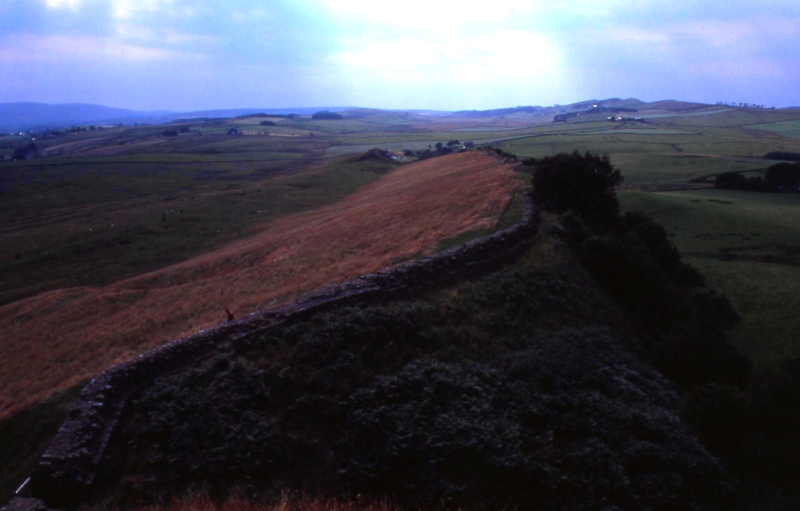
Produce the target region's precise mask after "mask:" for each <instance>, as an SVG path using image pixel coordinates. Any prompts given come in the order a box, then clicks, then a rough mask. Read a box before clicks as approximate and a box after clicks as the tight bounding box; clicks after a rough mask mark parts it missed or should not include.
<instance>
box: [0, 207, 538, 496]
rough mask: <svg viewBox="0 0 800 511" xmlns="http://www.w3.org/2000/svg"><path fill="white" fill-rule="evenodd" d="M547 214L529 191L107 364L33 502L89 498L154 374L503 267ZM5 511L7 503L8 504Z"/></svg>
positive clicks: (46, 459) (38, 481) (50, 459)
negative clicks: (433, 243) (407, 253)
mask: <svg viewBox="0 0 800 511" xmlns="http://www.w3.org/2000/svg"><path fill="white" fill-rule="evenodd" d="M539 227H540V217H539V213H538V211H537V210H536V208H535V206H534V204H533V201H532V197H531V194H530V193H526V194H525V212H524V216H523V219H522V221H521V222H520V223H518V224H516V225H514V226H512V227H510V228H508V229H505V230H502V231H499V232H496V233H494V234H492V235H490V236H486V237H483V238H480V239H477V240H474V241H471V242H469V243H466V244H465V245H462V246H460V247H456V248H453V249H450V250H447V251H445V252H441V253H437V254H434V255H431V256H428V257H425V258H422V259H419V260H417V261H414V262H412V263H409V264H405V265H402V266H399V267H396V268H389V269H385V270H383V271H380V272H377V273H371V274H367V275H362V276H360V277H358V278H355V279H353V280H350V281H347V282H344V283H341V284H335V285H331V286H328V287H324V288H322V289H319V290H316V291H314V292H310V293H307V294H305V295H303V296H301V297H299V298H298V299H297V300H296V301H295V302H294V303H292V304H288V305H284V306H282V307H279V308H275V309H271V310H267V311H263V312H257V313H253V314H251V315H250V316H248V317H246V318H242V319H240V320H236V321H230V322H228V323H224V324H222V325H220V326H218V327H215V328H212V329H208V330H204V331H201V332H198V333H197V334H194V335H192V336H189V337H186V338H183V339H178V340H175V341H172V342H169V343H167V344H165V345H163V346H161V347H159V348H157V349H154V350H152V351H149V352H147V353H144V354H141V355H139V357H138V358H137V359H135V360H133V361H131V362H127V363H124V364H118V365H114V366H111V367H109V368H107V369H106V370H105V371H103V372H102V373H100V374H99V375H98V376H97V377H95V378H93V379H92V380H91V381H90V382H89V384H88V385H87V386H86V387H85V388H84V389H83V391H82V392H81V395H80V398H79V400H78V402H77V403H76V405H75V407H74V408H73V409H72V410H71V412H70V415H69V417H68V418H67V420H65V421H64V423H63V424H62V426H61V427H60V429H59V431H58V433H57V434H56V436H55V437H54V438H53V440H52V442H51V444H50V446H49V447H48V449H47V451H46V452H45V453H44V454H43V455H42V457H41V459H40V461H39V464H38V466H37V469H36V471H35V473H34V474H33V477H32V484H31V485H30V486H31V489H30V490H29V495H25V497H33V500H31V499H22V498H21V497H22V496H20V498H18V499H15V500H14V501H12V503H11V504H9V506H7V508H8V509H16V508H15V507H13V506H15V505H17V506H18V505H22V504H23V501H24V507H26V508H27V507H29V506H30V505H32V502H37V501H39V500H36V499H40V501H41V502H44V503H47V505H48V507H56V508H58V507H64V506H71V505H74V504H77V503H80V502H81V501H83V500H84V499H85V498H86V497H87V496H88V493H89V491H90V489H91V487H92V484H93V483H94V481H95V477H96V475H97V473H96V470H97V466H98V463H99V461H100V458H101V457H102V456H103V453H104V451H105V449H106V446H107V444H108V441H109V439H110V437H111V435H112V433H113V431H114V428H115V427H116V425H117V422H118V421H119V418H120V417H121V415H122V413H123V411H124V409H125V406H126V404H127V403H128V400H129V399H130V397H131V396H132V395H133V394H134V393H135V392H136V391H137V390H139V389H141V388H143V387H144V386H146V385H147V384H148V382H150V381H152V380H153V379H154V378H155V377H157V376H159V375H163V374H167V373H170V372H175V371H180V370H181V369H183V368H186V367H189V366H190V365H192V364H194V363H196V362H197V361H199V360H203V359H205V358H207V357H208V356H210V355H211V354H212V353H214V352H215V351H216V350H219V349H220V348H226V347H230V346H231V345H233V344H234V343H236V342H237V341H238V340H239V339H242V338H245V337H249V336H252V335H255V334H258V333H261V332H264V331H265V330H267V329H269V328H270V327H272V326H274V325H277V324H285V323H290V322H296V321H302V320H304V319H306V318H308V317H309V316H310V315H312V314H315V313H317V312H319V311H321V310H327V309H330V308H332V307H336V306H341V305H352V304H360V303H380V302H383V301H388V300H393V299H397V298H404V297H409V296H413V295H415V294H418V293H422V292H426V291H428V290H430V289H432V288H434V287H438V286H446V285H448V284H451V283H453V282H456V281H458V280H462V279H468V278H473V277H476V276H479V275H481V274H484V273H487V272H489V271H492V270H494V269H497V268H498V267H500V266H501V265H503V264H506V263H508V262H510V261H512V260H513V259H514V258H516V257H518V256H519V255H520V254H521V253H523V252H524V251H525V250H526V249H527V247H528V246H529V245H530V244H531V243H533V241H534V240H535V238H536V236H537V234H538V232H539ZM41 502H40V503H41ZM3 509H6V508H3Z"/></svg>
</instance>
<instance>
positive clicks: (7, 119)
mask: <svg viewBox="0 0 800 511" xmlns="http://www.w3.org/2000/svg"><path fill="white" fill-rule="evenodd" d="M348 108H351V107H324V109H325V110H329V111H331V112H339V111H342V110H347V109H348ZM320 109H323V108H321V107H305V108H264V107H258V108H238V109H217V110H198V111H191V112H171V111H167V110H162V111H153V112H146V111H137V110H126V109H123V108H112V107H107V106H102V105H92V104H85V103H71V104H63V105H51V104H46V103H33V102H25V103H0V131H6V132H8V131H23V130H25V131H27V130H43V129H47V128H62V127H65V126H73V125H86V124H119V123H122V124H134V123H139V124H160V123H167V122H171V121H173V120H175V119H197V118H206V117H225V118H230V117H239V116H242V115H249V114H254V113H272V114H282V115H285V114H298V115H311V114H313V113H314V112H317V111H319V110H320Z"/></svg>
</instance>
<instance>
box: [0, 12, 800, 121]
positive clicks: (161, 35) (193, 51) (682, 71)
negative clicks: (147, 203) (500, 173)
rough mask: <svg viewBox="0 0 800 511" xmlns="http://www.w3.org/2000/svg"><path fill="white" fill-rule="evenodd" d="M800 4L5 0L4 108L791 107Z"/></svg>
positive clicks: (0, 91)
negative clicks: (669, 102) (615, 103)
mask: <svg viewBox="0 0 800 511" xmlns="http://www.w3.org/2000/svg"><path fill="white" fill-rule="evenodd" d="M798 96H800V2H798V1H797V0H775V1H770V0H764V2H760V3H756V2H752V0H748V1H743V0H728V1H724V2H723V1H718V0H697V1H695V0H672V1H668V0H659V1H649V0H594V1H588V0H492V1H491V2H480V3H479V4H478V3H471V2H465V1H463V0H462V1H458V2H457V1H448V0H444V1H442V0H438V1H437V0H404V1H402V2H395V1H380V0H369V1H368V0H294V1H284V0H237V1H235V2H232V1H228V0H206V1H202V0H0V102H16V101H38V102H44V103H77V102H81V103H97V104H103V105H108V106H115V107H120V108H131V109H137V110H162V109H166V110H183V111H188V110H201V109H211V108H238V107H273V108H279V107H300V106H363V107H372V108H391V109H411V108H420V109H423V108H431V109H443V110H457V109H488V108H500V107H508V106H517V105H529V104H533V105H551V104H555V103H571V102H575V101H580V100H585V99H595V98H597V99H602V98H608V97H623V98H627V97H636V98H639V99H642V100H646V101H654V100H659V99H682V100H693V101H702V102H710V103H714V102H716V101H735V102H748V103H758V104H766V105H768V106H778V107H782V106H794V105H800V97H798Z"/></svg>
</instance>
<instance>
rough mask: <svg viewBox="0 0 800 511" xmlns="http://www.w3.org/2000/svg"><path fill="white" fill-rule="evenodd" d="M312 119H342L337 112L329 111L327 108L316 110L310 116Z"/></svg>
mask: <svg viewBox="0 0 800 511" xmlns="http://www.w3.org/2000/svg"><path fill="white" fill-rule="evenodd" d="M311 118H312V119H314V120H317V121H320V120H323V121H337V120H339V119H342V118H343V117H342V116H341V114H337V113H336V112H329V111H328V110H322V111H321V112H316V113H315V114H314V115H312V116H311Z"/></svg>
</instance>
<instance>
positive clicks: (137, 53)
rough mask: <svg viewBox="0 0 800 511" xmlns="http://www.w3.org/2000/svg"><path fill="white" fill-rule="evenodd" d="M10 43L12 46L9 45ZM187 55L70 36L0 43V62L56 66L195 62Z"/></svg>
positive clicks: (194, 57)
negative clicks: (111, 61)
mask: <svg viewBox="0 0 800 511" xmlns="http://www.w3.org/2000/svg"><path fill="white" fill-rule="evenodd" d="M12 41H13V43H12ZM201 58H202V57H201V56H199V55H198V54H194V53H188V52H177V51H173V50H169V49H164V48H156V47H150V46H142V45H135V44H128V43H125V42H121V41H119V40H116V39H113V38H103V37H92V36H74V35H46V36H34V35H14V36H6V37H4V38H2V39H0V62H3V63H12V62H28V63H32V62H37V61H38V62H42V63H48V62H51V63H52V62H57V63H69V62H74V63H76V64H82V63H86V62H94V63H96V64H99V63H100V62H102V61H108V60H113V61H116V62H124V61H137V62H143V61H161V60H168V59H181V60H187V59H188V60H198V59H201Z"/></svg>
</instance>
